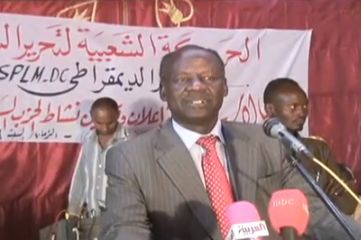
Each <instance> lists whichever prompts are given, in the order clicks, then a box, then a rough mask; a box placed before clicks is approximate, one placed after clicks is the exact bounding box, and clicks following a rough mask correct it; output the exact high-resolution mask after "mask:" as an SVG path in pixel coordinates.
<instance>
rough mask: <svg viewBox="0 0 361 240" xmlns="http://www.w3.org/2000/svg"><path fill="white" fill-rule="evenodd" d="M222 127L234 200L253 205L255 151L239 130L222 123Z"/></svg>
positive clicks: (254, 196) (255, 170)
mask: <svg viewBox="0 0 361 240" xmlns="http://www.w3.org/2000/svg"><path fill="white" fill-rule="evenodd" d="M222 126H223V127H222V131H223V135H224V138H225V142H226V144H225V151H226V155H227V160H228V171H229V175H230V180H231V182H232V186H233V192H234V194H235V198H236V200H237V201H240V200H247V201H250V202H253V203H255V200H256V186H257V184H256V180H255V179H257V164H258V161H257V160H258V159H256V157H255V151H256V150H255V149H254V148H252V147H251V145H250V144H249V143H248V141H249V139H248V137H246V136H242V134H240V133H239V132H240V130H239V129H235V127H233V126H230V125H229V124H227V123H223V122H222ZM235 133H237V134H236V135H235Z"/></svg>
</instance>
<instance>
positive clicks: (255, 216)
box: [226, 201, 261, 225]
mask: <svg viewBox="0 0 361 240" xmlns="http://www.w3.org/2000/svg"><path fill="white" fill-rule="evenodd" d="M226 218H227V219H228V221H229V223H230V224H231V225H233V224H239V223H248V222H255V221H260V220H261V218H260V216H259V213H258V211H257V208H256V207H255V206H254V205H253V204H252V203H250V202H247V201H240V202H234V203H232V204H231V205H229V206H228V208H227V210H226Z"/></svg>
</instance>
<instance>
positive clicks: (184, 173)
mask: <svg viewBox="0 0 361 240" xmlns="http://www.w3.org/2000/svg"><path fill="white" fill-rule="evenodd" d="M159 75H160V86H159V89H160V91H159V94H160V98H161V100H163V101H165V102H166V103H167V105H168V108H169V110H170V112H171V118H170V119H169V120H168V121H167V122H166V123H165V124H164V125H162V126H161V127H159V128H155V129H152V130H150V131H148V132H147V133H145V134H142V135H139V136H137V137H136V138H133V139H130V140H128V141H126V142H124V143H122V144H118V145H117V146H115V147H113V148H112V149H110V150H109V152H108V154H107V161H106V169H105V172H106V174H107V175H108V181H109V186H108V188H107V198H106V206H107V211H105V212H104V215H103V218H102V220H103V221H102V222H101V223H102V233H101V234H100V239H102V240H150V239H155V240H157V239H167V240H175V239H177V240H220V239H225V236H226V235H227V233H228V231H229V228H230V223H229V221H228V219H227V217H226V216H225V211H226V209H227V207H228V206H229V205H230V204H231V203H233V202H234V201H241V200H245V201H249V202H252V203H253V204H255V205H256V206H257V209H258V211H259V212H260V215H261V217H262V219H264V220H266V221H267V222H269V219H268V214H267V206H268V203H269V200H270V197H271V194H272V193H273V192H274V191H277V190H280V189H284V188H286V189H287V188H298V189H301V190H302V191H303V192H304V193H305V194H306V195H307V197H308V200H309V208H310V214H311V217H310V219H311V221H310V223H309V227H308V232H307V234H306V235H307V236H309V237H310V238H311V239H327V240H330V239H338V240H339V239H347V235H346V234H345V232H344V231H343V230H342V229H341V227H340V225H339V224H338V222H337V221H336V220H335V219H334V218H333V216H332V215H331V214H330V213H329V212H328V211H327V209H326V207H325V205H324V204H323V203H322V202H321V200H320V199H319V198H318V197H317V196H315V195H314V194H312V193H313V190H312V189H311V188H310V186H309V185H308V184H307V183H306V182H305V180H304V179H303V178H302V176H301V175H300V174H299V173H298V172H297V170H296V169H295V168H294V167H293V166H292V165H291V164H290V163H289V162H288V161H285V160H284V159H285V153H284V151H283V148H282V146H281V145H280V142H279V141H278V140H276V139H273V138H270V137H267V136H266V134H265V133H264V132H263V129H262V126H260V125H255V124H244V123H237V122H226V121H222V120H221V119H220V117H219V111H220V109H221V106H222V105H223V99H224V98H225V97H226V96H227V94H228V85H227V79H226V77H225V66H224V63H223V61H222V59H221V57H220V56H219V54H218V53H217V52H216V51H214V50H212V49H207V48H203V47H200V46H197V45H187V46H183V47H181V48H178V49H177V50H175V51H174V52H171V53H169V54H166V55H165V56H164V57H163V58H162V61H161V63H160V70H159ZM290 214H291V213H290ZM347 221H348V224H349V225H350V227H352V229H353V230H354V231H355V232H356V233H357V234H358V236H361V228H360V227H359V226H358V225H357V223H356V222H354V221H353V220H352V219H347ZM268 226H271V225H268ZM268 230H269V232H270V237H269V239H272V240H276V239H280V236H278V235H277V234H276V233H275V231H274V230H273V229H272V228H271V227H269V228H268Z"/></svg>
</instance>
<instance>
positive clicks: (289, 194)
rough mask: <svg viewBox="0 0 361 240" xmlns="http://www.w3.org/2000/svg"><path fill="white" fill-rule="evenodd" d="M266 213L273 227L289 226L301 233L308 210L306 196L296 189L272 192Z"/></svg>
mask: <svg viewBox="0 0 361 240" xmlns="http://www.w3.org/2000/svg"><path fill="white" fill-rule="evenodd" d="M268 215H269V218H270V220H271V224H272V226H273V228H274V229H275V230H276V231H277V232H278V233H280V231H281V228H285V227H291V228H294V229H296V231H297V234H298V235H302V234H303V233H304V232H305V230H306V228H307V224H308V220H309V211H308V202H307V198H306V196H305V195H304V194H303V192H301V191H300V190H298V189H284V190H279V191H276V192H274V193H273V194H272V197H271V200H270V202H269V204H268Z"/></svg>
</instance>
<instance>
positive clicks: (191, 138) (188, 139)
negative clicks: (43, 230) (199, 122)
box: [172, 118, 225, 149]
mask: <svg viewBox="0 0 361 240" xmlns="http://www.w3.org/2000/svg"><path fill="white" fill-rule="evenodd" d="M172 125H173V128H174V131H175V132H176V133H177V134H178V136H179V137H180V138H181V139H182V141H183V142H184V144H185V145H186V147H187V149H190V148H191V147H192V146H193V145H194V144H195V143H196V142H197V140H198V139H199V138H200V137H202V136H207V135H214V136H217V137H219V139H220V141H221V142H222V143H223V144H224V142H225V141H224V137H223V134H222V124H221V121H220V120H217V122H216V124H215V125H214V127H213V129H212V130H211V131H210V133H208V134H200V133H197V132H194V131H192V130H189V129H187V128H185V127H183V126H182V125H180V124H179V123H177V122H176V121H175V120H174V119H173V118H172Z"/></svg>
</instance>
